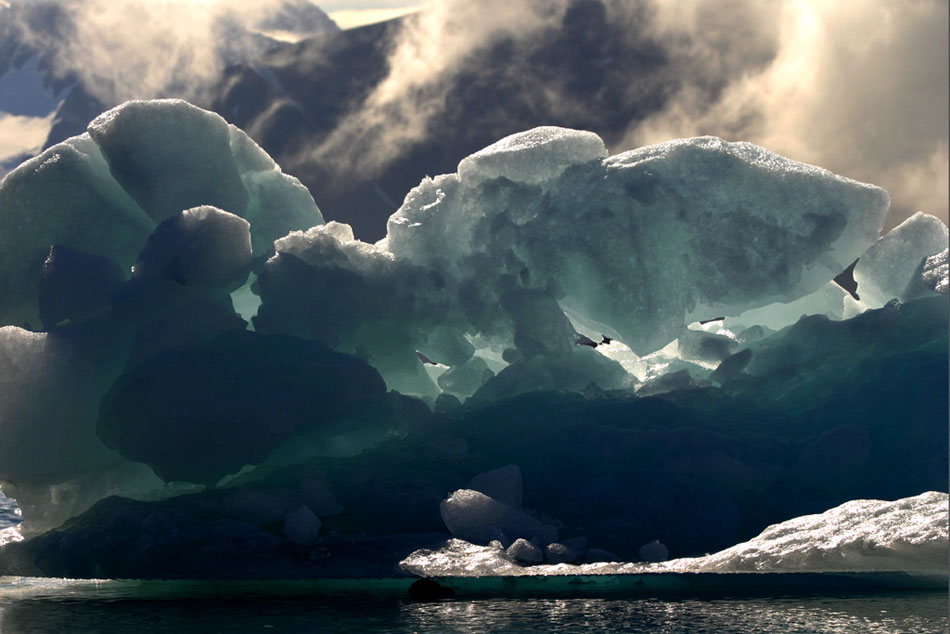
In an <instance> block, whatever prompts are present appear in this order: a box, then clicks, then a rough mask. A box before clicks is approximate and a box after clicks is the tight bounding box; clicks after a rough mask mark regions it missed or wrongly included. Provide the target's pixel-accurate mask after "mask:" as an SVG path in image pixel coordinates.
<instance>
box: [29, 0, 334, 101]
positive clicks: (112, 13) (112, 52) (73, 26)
mask: <svg viewBox="0 0 950 634" xmlns="http://www.w3.org/2000/svg"><path fill="white" fill-rule="evenodd" d="M286 5H287V3H286V2H283V1H282V0H261V1H255V2H253V3H251V2H242V1H241V0H59V1H56V2H35V3H23V5H21V6H22V8H24V9H26V10H25V11H22V12H21V13H19V14H15V16H16V17H19V18H20V19H21V24H20V25H19V27H20V32H21V34H22V37H23V38H24V40H25V41H26V42H27V43H29V44H32V45H33V46H34V47H35V48H36V49H37V50H39V51H47V52H49V53H51V54H50V55H49V58H50V59H51V60H53V64H54V65H55V70H56V72H57V73H58V75H59V76H61V77H74V78H76V79H78V80H79V81H80V82H81V83H82V85H83V86H84V88H85V89H86V91H87V92H89V93H90V94H91V95H93V96H95V97H96V98H97V99H99V101H101V102H102V103H105V104H116V103H121V102H123V101H127V100H129V99H149V98H156V97H180V98H185V99H189V100H192V101H198V102H200V101H202V100H204V98H205V96H206V94H207V91H208V90H209V88H210V87H211V86H212V85H213V83H214V81H215V79H216V78H217V77H218V76H219V75H220V73H221V71H222V70H223V69H224V68H225V66H227V65H228V64H229V63H233V62H234V61H238V60H244V59H250V58H252V57H254V56H255V55H258V54H260V53H261V52H262V51H263V50H265V49H266V48H267V47H268V46H269V45H273V44H274V42H273V40H271V39H269V38H268V37H267V35H266V33H267V27H268V25H269V22H271V21H273V19H274V18H275V17H277V16H278V13H279V11H280V10H281V8H282V7H284V6H286ZM307 5H308V3H307V2H305V1H304V0H301V2H298V3H297V6H304V7H306V6H307ZM38 18H39V19H38ZM328 23H329V22H328Z"/></svg>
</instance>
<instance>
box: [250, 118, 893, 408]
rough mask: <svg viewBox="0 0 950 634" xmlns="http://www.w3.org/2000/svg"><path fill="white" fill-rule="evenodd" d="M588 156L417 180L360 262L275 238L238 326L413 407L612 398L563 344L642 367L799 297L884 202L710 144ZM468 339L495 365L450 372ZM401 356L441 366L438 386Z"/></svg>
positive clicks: (537, 145)
mask: <svg viewBox="0 0 950 634" xmlns="http://www.w3.org/2000/svg"><path fill="white" fill-rule="evenodd" d="M604 156H605V150H604V149H603V144H602V142H601V141H600V140H599V139H598V138H597V137H596V136H595V135H592V134H591V133H586V132H579V131H576V130H565V129H559V128H552V127H546V128H539V129H535V130H531V131H528V132H524V133H520V134H516V135H513V136H511V137H508V138H506V139H502V140H501V141H499V142H498V143H496V144H494V145H492V146H489V147H487V148H485V149H483V150H481V151H480V152H477V153H476V154H474V155H473V156H471V157H468V158H466V159H464V160H463V161H462V162H461V163H460V165H459V172H458V173H457V174H448V175H442V176H437V177H435V178H431V179H426V180H424V181H423V182H422V183H421V184H420V185H419V186H418V187H416V188H415V189H413V190H412V191H410V192H409V194H407V196H406V199H405V202H404V203H403V205H402V206H401V207H400V209H399V210H397V211H396V213H394V214H393V215H392V217H391V218H390V219H389V223H388V233H387V236H386V237H385V238H384V239H383V240H381V241H380V242H378V243H377V244H376V245H369V244H365V243H362V242H360V241H357V240H354V239H353V236H352V232H351V231H350V230H349V229H348V228H344V227H342V226H337V225H335V224H334V223H331V224H332V225H334V226H333V227H331V226H330V225H327V226H324V227H315V228H313V229H311V230H309V231H308V232H306V233H299V232H295V233H292V234H290V235H289V236H287V237H286V238H282V239H281V240H279V241H278V242H277V255H276V257H275V258H272V259H271V260H269V261H268V263H267V266H266V268H265V270H264V271H263V272H262V274H261V277H260V284H259V285H260V291H261V298H262V305H261V308H260V310H259V311H258V314H257V317H256V318H255V322H254V324H255V328H257V329H259V330H262V331H266V332H284V333H289V334H295V335H297V336H302V337H312V338H317V339H318V340H320V341H322V342H324V343H325V344H326V345H329V346H331V347H334V348H335V349H337V350H339V351H341V352H346V353H349V354H354V353H356V354H360V355H362V356H364V357H365V358H367V359H368V360H369V361H370V363H371V364H372V365H373V366H374V367H376V369H377V370H379V371H380V373H381V374H382V375H383V378H384V379H385V380H386V383H387V385H388V386H389V387H390V388H391V389H396V390H398V391H401V392H403V393H409V394H414V395H419V396H423V397H426V398H429V399H433V398H434V397H436V396H437V395H438V393H439V392H440V388H441V389H443V390H445V391H447V392H449V393H452V394H454V395H455V396H458V397H462V398H467V397H469V396H472V397H473V398H474V399H475V400H476V401H482V402H487V401H494V400H498V399H501V398H505V397H510V396H514V395H517V394H520V393H524V392H528V391H535V390H550V389H567V390H572V391H578V390H583V389H584V388H585V387H587V386H588V385H590V384H593V385H596V386H597V387H598V388H600V389H604V390H612V389H625V388H629V387H630V386H631V380H630V375H629V374H628V373H627V372H626V371H624V370H623V368H622V367H620V366H619V364H616V363H613V362H611V361H609V360H608V359H606V358H604V355H597V354H593V353H592V351H591V350H590V349H588V348H586V347H585V346H577V345H575V342H576V340H577V332H578V331H580V332H584V333H590V334H593V335H594V336H596V337H597V339H596V340H598V341H599V339H600V336H601V335H606V336H608V337H610V338H612V339H617V340H618V341H620V342H622V343H624V344H626V345H627V346H628V347H629V348H631V349H632V350H633V351H634V352H637V353H640V354H642V353H649V352H653V351H655V350H658V349H660V348H662V347H663V346H665V345H666V344H668V343H669V342H671V341H673V340H674V339H676V338H677V337H678V336H680V334H681V333H682V331H683V330H684V328H685V326H686V325H687V324H689V323H690V322H692V321H693V320H695V319H708V318H712V317H715V316H717V315H723V314H725V315H738V314H740V313H743V312H746V311H749V310H752V309H755V308H757V307H761V306H764V305H767V304H770V303H773V302H776V301H784V302H789V301H794V300H797V299H798V298H800V297H802V296H805V295H808V294H810V293H812V292H815V291H818V290H819V289H820V288H821V287H822V286H823V285H825V284H827V283H828V282H829V281H830V280H831V279H832V278H833V277H834V276H835V275H837V274H838V273H840V272H841V270H843V269H844V268H845V267H846V265H847V264H848V263H849V262H850V261H852V260H853V259H854V258H855V257H857V256H858V255H859V254H860V253H861V252H862V251H864V250H865V249H866V248H867V247H868V246H869V245H871V244H872V243H873V241H874V240H875V239H876V237H877V234H878V231H879V229H880V226H881V223H882V221H883V216H884V213H885V212H886V210H887V207H888V204H889V203H888V198H887V195H886V193H884V192H883V191H882V190H880V189H878V188H875V187H873V186H870V185H863V184H860V183H856V182H854V181H850V180H848V179H844V178H841V177H837V176H834V175H832V174H830V173H828V172H826V171H824V170H821V169H819V168H815V167H811V166H807V165H803V164H800V163H795V162H793V161H789V160H787V159H784V158H782V157H779V156H777V155H775V154H772V153H770V152H767V151H766V150H763V149H762V148H758V147H756V146H753V145H751V144H747V143H727V142H724V141H722V140H720V139H715V138H712V137H701V138H696V139H685V140H679V141H671V142H669V143H666V144H661V145H658V146H651V147H648V148H642V149H640V150H634V151H631V152H626V153H624V154H621V155H617V156H613V157H608V158H604ZM631 254H633V256H634V257H631ZM291 288H293V289H295V292H290V290H289V289H291ZM301 289H306V290H301ZM330 295H332V296H334V298H335V301H334V302H333V303H332V304H328V303H327V302H326V301H325V300H324V298H325V297H327V296H330ZM367 297H376V298H379V301H378V302H368V301H367ZM821 303H822V306H823V305H824V303H826V302H825V301H824V300H822V302H821ZM380 306H389V307H395V308H396V309H395V310H384V309H381V308H380ZM803 310H804V311H805V312H808V311H809V307H807V306H806V307H803ZM823 312H824V311H823ZM833 312H835V313H836V315H840V313H841V310H834V311H833ZM565 315H568V316H569V318H567V317H566V316H565ZM796 317H797V316H796ZM466 340H467V343H468V344H472V342H474V341H479V342H480V343H479V345H478V346H475V349H474V353H475V354H476V355H477V356H481V357H483V358H485V357H486V355H485V354H484V351H486V350H487V349H491V350H492V351H502V352H503V355H502V356H503V357H504V358H505V359H506V362H507V363H508V364H510V365H508V367H503V368H502V369H501V371H500V372H499V371H497V370H494V369H493V368H492V369H493V371H494V373H495V374H494V376H492V375H491V374H488V373H486V372H485V371H484V369H483V368H481V367H479V368H478V369H476V368H473V367H466V366H465V364H467V363H470V362H469V361H468V360H467V359H468V358H470V354H471V353H472V349H471V345H465V343H463V342H465V341H466ZM416 352H421V353H423V354H424V355H425V356H426V357H427V358H429V359H431V360H433V361H434V362H437V363H442V364H446V365H448V366H449V368H450V369H449V370H448V371H447V372H446V373H445V374H444V375H442V377H441V378H440V379H439V381H440V384H439V386H436V385H433V384H432V381H431V379H430V377H429V376H428V374H427V373H426V372H425V371H424V370H423V368H422V365H421V362H420V361H419V359H418V357H417V355H416ZM493 354H494V352H493ZM719 356H720V357H721V356H723V355H722V353H720V354H719ZM462 368H464V369H462ZM460 375H461V376H464V379H462V378H461V376H460ZM473 377H474V378H473ZM478 377H484V378H482V379H481V380H482V381H483V382H484V385H483V386H482V387H481V389H480V390H478V391H475V389H474V388H475V387H478V386H477V385H473V383H474V382H477V381H478Z"/></svg>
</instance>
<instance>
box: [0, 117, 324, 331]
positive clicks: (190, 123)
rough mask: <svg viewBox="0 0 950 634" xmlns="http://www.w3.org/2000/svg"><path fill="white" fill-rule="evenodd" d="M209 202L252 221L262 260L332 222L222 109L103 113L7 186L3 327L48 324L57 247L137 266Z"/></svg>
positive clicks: (2, 187) (0, 290) (0, 252)
mask: <svg viewBox="0 0 950 634" xmlns="http://www.w3.org/2000/svg"><path fill="white" fill-rule="evenodd" d="M203 204H210V205H214V206H217V207H219V208H221V209H224V210H226V211H228V212H230V213H233V214H236V215H238V216H243V217H245V218H246V219H247V220H248V221H249V222H250V223H251V235H252V238H253V247H254V252H255V256H257V257H261V256H264V255H267V254H268V253H269V252H270V251H271V249H272V242H273V240H274V239H276V238H278V237H280V236H283V235H284V234H286V233H287V232H288V231H291V230H296V229H307V228H309V227H311V226H314V225H317V224H321V223H322V222H323V217H322V216H321V214H320V211H319V209H317V206H316V205H315V204H314V202H313V198H312V197H311V196H310V194H309V192H308V191H307V190H306V188H304V187H303V186H302V185H301V184H300V182H299V181H298V180H297V179H295V178H293V177H291V176H287V175H285V174H283V173H282V172H281V171H280V168H279V167H277V165H276V164H275V163H274V162H273V160H271V159H270V157H268V156H267V154H266V153H265V152H264V151H263V150H261V149H260V148H259V147H257V145H256V144H255V143H254V142H253V141H252V140H250V138H248V137H247V135H245V134H244V133H243V132H241V131H240V130H238V129H237V128H234V127H233V126H228V124H227V123H225V121H224V120H223V119H221V117H219V116H218V115H216V114H213V113H210V112H206V111H204V110H201V109H199V108H196V107H195V106H192V105H190V104H188V103H186V102H183V101H178V100H163V101H149V102H145V101H136V102H128V103H126V104H124V105H122V106H119V107H118V108H115V109H113V110H110V111H108V112H106V113H104V114H103V115H101V116H100V117H98V118H97V119H96V120H95V121H94V122H93V123H92V124H91V125H90V128H89V133H87V134H83V135H80V136H77V137H73V138H71V139H68V140H67V141H65V142H63V143H61V144H59V145H56V146H53V147H52V148H50V149H48V150H47V151H45V152H44V153H43V154H41V155H40V156H38V157H36V158H35V159H32V160H30V161H27V162H25V163H24V164H22V165H21V166H20V167H18V168H17V169H15V170H13V171H12V172H10V173H9V174H7V176H6V177H5V178H4V179H3V180H2V181H0V272H2V273H3V275H2V276H0V324H16V325H27V324H29V325H31V326H33V327H34V328H35V327H38V326H39V323H40V318H39V315H38V307H37V294H38V290H37V286H38V284H39V281H40V269H41V266H42V263H43V258H44V257H45V256H46V254H47V253H48V252H49V249H50V247H51V246H53V245H58V246H61V247H68V248H72V249H75V250H77V251H82V252H84V253H87V254H89V255H91V256H101V257H107V258H109V259H111V260H113V261H115V262H116V263H117V264H118V265H119V267H120V268H121V269H122V270H124V271H128V269H129V267H131V266H132V264H133V263H134V262H135V258H136V256H137V255H138V253H139V252H140V251H141V249H142V246H143V245H144V243H145V240H146V238H148V236H149V235H150V234H151V233H152V231H153V230H154V229H155V227H156V225H157V224H158V223H159V222H161V221H163V220H165V219H167V218H170V217H172V216H174V215H176V214H178V213H180V212H181V211H182V210H185V209H189V208H192V207H196V206H199V205H203Z"/></svg>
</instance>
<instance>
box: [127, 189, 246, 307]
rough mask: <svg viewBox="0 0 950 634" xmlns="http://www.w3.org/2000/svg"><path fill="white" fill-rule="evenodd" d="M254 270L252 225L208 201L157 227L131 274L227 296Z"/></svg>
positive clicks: (143, 279) (138, 277) (178, 214)
mask: <svg viewBox="0 0 950 634" xmlns="http://www.w3.org/2000/svg"><path fill="white" fill-rule="evenodd" d="M250 271H251V235H250V224H249V223H248V222H247V221H246V220H244V219H243V218H239V217H238V216H235V215H234V214H231V213H228V212H226V211H222V210H220V209H216V208H214V207H210V206H207V205H206V206H202V207H195V208H193V209H187V210H185V211H182V212H181V213H176V214H175V215H172V216H170V217H169V218H168V219H166V220H164V221H163V222H162V223H161V224H160V225H158V227H157V228H156V229H155V231H154V232H153V233H152V235H151V236H149V238H148V242H146V243H145V248H144V249H142V253H141V254H139V258H138V260H137V261H136V263H135V265H134V266H133V267H132V277H133V279H135V280H137V281H152V280H154V281H159V280H161V281H170V282H176V283H178V284H180V285H181V286H185V287H189V288H192V289H196V290H198V291H200V292H202V293H211V294H216V295H226V294H228V293H230V292H231V291H233V290H235V289H237V288H238V287H240V286H241V285H242V284H243V283H244V280H246V279H247V276H248V274H249V273H250Z"/></svg>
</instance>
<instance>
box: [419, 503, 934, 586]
mask: <svg viewBox="0 0 950 634" xmlns="http://www.w3.org/2000/svg"><path fill="white" fill-rule="evenodd" d="M947 516H948V497H947V494H946V493H939V492H934V491H931V492H928V493H922V494H921V495H918V496H915V497H911V498H903V499H900V500H895V501H893V502H888V501H883V500H854V501H851V502H846V503H845V504H842V505H841V506H837V507H835V508H833V509H829V510H828V511H825V512H824V513H820V514H817V515H806V516H803V517H797V518H794V519H791V520H788V521H787V522H782V523H780V524H776V525H774V526H770V527H768V528H766V529H765V530H764V531H762V533H761V534H760V535H758V536H757V537H755V538H753V539H751V540H749V541H747V542H743V543H741V544H737V545H735V546H733V547H731V548H727V549H726V550H723V551H720V552H718V553H715V554H713V555H707V556H705V557H696V558H690V559H674V560H671V561H667V562H662V563H654V564H638V563H622V562H601V563H593V564H582V565H569V564H564V563H561V564H557V565H539V566H531V567H524V566H521V565H518V563H516V561H513V560H512V559H513V558H510V557H508V556H507V554H506V553H505V551H502V550H498V549H497V548H493V547H491V546H478V545H475V544H471V543H468V542H465V541H463V540H460V539H452V540H449V541H448V542H447V543H446V544H445V545H444V546H443V547H442V548H441V549H438V550H425V549H424V550H419V551H416V552H414V553H412V554H411V555H409V556H408V557H406V558H405V559H404V560H403V561H402V562H401V563H400V567H401V568H402V569H403V570H404V571H406V572H409V573H412V574H415V575H419V576H425V577H471V576H476V577H477V576H523V575H604V574H638V573H644V572H722V573H725V572H750V571H751V572H867V571H935V572H946V570H947V556H948V537H947V534H948V523H947V522H948V520H947ZM653 550H659V548H658V547H657V548H655V549H653ZM647 554H651V555H652V554H654V553H653V552H649V553H647Z"/></svg>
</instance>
